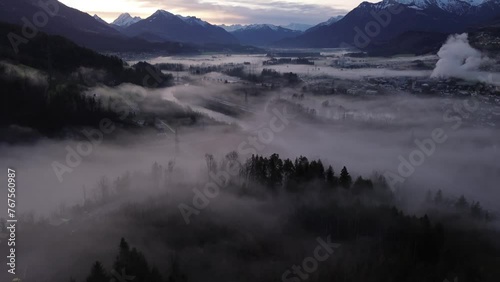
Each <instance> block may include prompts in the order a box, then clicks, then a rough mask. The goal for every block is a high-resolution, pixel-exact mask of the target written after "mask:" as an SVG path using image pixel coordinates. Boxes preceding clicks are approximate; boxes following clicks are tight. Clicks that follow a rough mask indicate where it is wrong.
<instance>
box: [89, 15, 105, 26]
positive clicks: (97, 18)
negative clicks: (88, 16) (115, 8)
mask: <svg viewBox="0 0 500 282" xmlns="http://www.w3.org/2000/svg"><path fill="white" fill-rule="evenodd" d="M92 17H93V18H94V19H96V20H97V21H98V22H100V23H103V24H106V25H107V24H108V23H107V22H106V21H105V20H103V19H101V17H99V16H98V15H97V14H94V15H93V16H92Z"/></svg>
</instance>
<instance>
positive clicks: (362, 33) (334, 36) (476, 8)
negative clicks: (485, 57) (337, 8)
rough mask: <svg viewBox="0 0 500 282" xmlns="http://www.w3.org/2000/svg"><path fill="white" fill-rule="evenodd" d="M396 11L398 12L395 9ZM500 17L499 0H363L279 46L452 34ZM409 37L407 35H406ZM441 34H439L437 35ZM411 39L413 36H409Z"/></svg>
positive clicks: (362, 43) (349, 43) (362, 44)
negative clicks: (336, 18)
mask: <svg viewBox="0 0 500 282" xmlns="http://www.w3.org/2000/svg"><path fill="white" fill-rule="evenodd" d="M394 11H397V12H394ZM499 17H500V0H383V1H381V2H378V3H370V2H363V3H361V4H360V5H359V6H358V7H357V8H355V9H354V10H352V11H351V12H349V13H348V14H347V15H346V16H345V17H344V18H342V19H341V20H339V21H337V22H335V23H331V24H329V25H322V26H316V27H313V28H311V29H309V30H307V31H306V32H305V33H304V34H302V35H300V36H298V37H296V38H292V39H285V40H282V41H281V42H279V43H278V44H277V46H279V47H301V48H310V47H313V48H331V47H341V46H356V47H358V48H361V49H363V48H366V47H368V46H369V45H371V44H373V43H376V42H377V41H379V42H382V41H385V42H390V41H391V40H392V39H394V38H396V37H398V36H401V35H403V34H408V32H412V33H411V34H417V35H418V36H422V34H424V33H441V34H445V35H446V34H451V33H458V32H465V31H467V30H468V29H470V28H474V27H477V26H480V25H482V24H485V23H488V22H490V21H491V20H493V19H495V18H499ZM406 36H407V37H408V35H406ZM436 37H437V38H439V36H436ZM408 41H411V40H408Z"/></svg>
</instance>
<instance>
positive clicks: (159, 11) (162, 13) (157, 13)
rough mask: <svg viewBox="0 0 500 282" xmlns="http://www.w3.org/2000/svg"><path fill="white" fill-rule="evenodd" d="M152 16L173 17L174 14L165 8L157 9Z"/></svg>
mask: <svg viewBox="0 0 500 282" xmlns="http://www.w3.org/2000/svg"><path fill="white" fill-rule="evenodd" d="M152 16H163V17H175V16H174V14H172V13H170V12H167V11H165V10H158V11H156V12H155V13H154V14H153V15H152Z"/></svg>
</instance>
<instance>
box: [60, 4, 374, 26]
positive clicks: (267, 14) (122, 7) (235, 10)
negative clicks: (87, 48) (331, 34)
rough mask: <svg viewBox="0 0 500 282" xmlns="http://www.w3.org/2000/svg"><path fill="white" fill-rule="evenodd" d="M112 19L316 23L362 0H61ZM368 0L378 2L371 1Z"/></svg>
mask: <svg viewBox="0 0 500 282" xmlns="http://www.w3.org/2000/svg"><path fill="white" fill-rule="evenodd" d="M60 1H61V2H62V3H64V4H66V5H68V6H70V7H73V8H76V9H79V10H81V11H84V12H87V13H89V14H91V15H93V14H97V15H99V16H100V17H101V18H103V19H104V20H106V21H108V22H112V21H113V20H114V19H115V18H116V17H117V16H118V15H119V14H121V13H125V12H128V13H130V14H131V15H132V16H140V17H142V18H145V17H148V16H149V15H151V14H152V13H154V12H155V11H156V10H158V9H163V10H167V11H169V12H171V13H174V14H181V15H183V16H196V17H199V18H202V19H203V20H206V21H208V22H210V23H214V24H222V23H225V24H235V23H242V24H250V23H270V24H288V23H291V22H295V23H307V24H317V23H319V22H323V21H325V20H327V19H329V18H330V17H332V16H336V15H341V14H342V15H343V14H345V13H346V12H348V11H350V10H352V9H353V8H354V7H356V6H357V5H359V4H360V3H361V2H362V1H361V0H301V1H292V0H276V1H272V0H271V1H269V0H267V1H266V0H85V1H81V0H60ZM368 2H378V1H374V0H370V1H368Z"/></svg>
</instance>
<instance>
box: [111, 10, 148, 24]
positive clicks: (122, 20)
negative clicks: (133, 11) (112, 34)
mask: <svg viewBox="0 0 500 282" xmlns="http://www.w3.org/2000/svg"><path fill="white" fill-rule="evenodd" d="M140 20H141V18H140V17H132V16H131V15H130V14H129V13H123V14H121V15H120V16H118V18H117V19H116V20H114V21H113V23H112V24H114V25H117V26H122V27H127V26H130V25H132V24H135V23H136V22H138V21H140Z"/></svg>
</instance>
